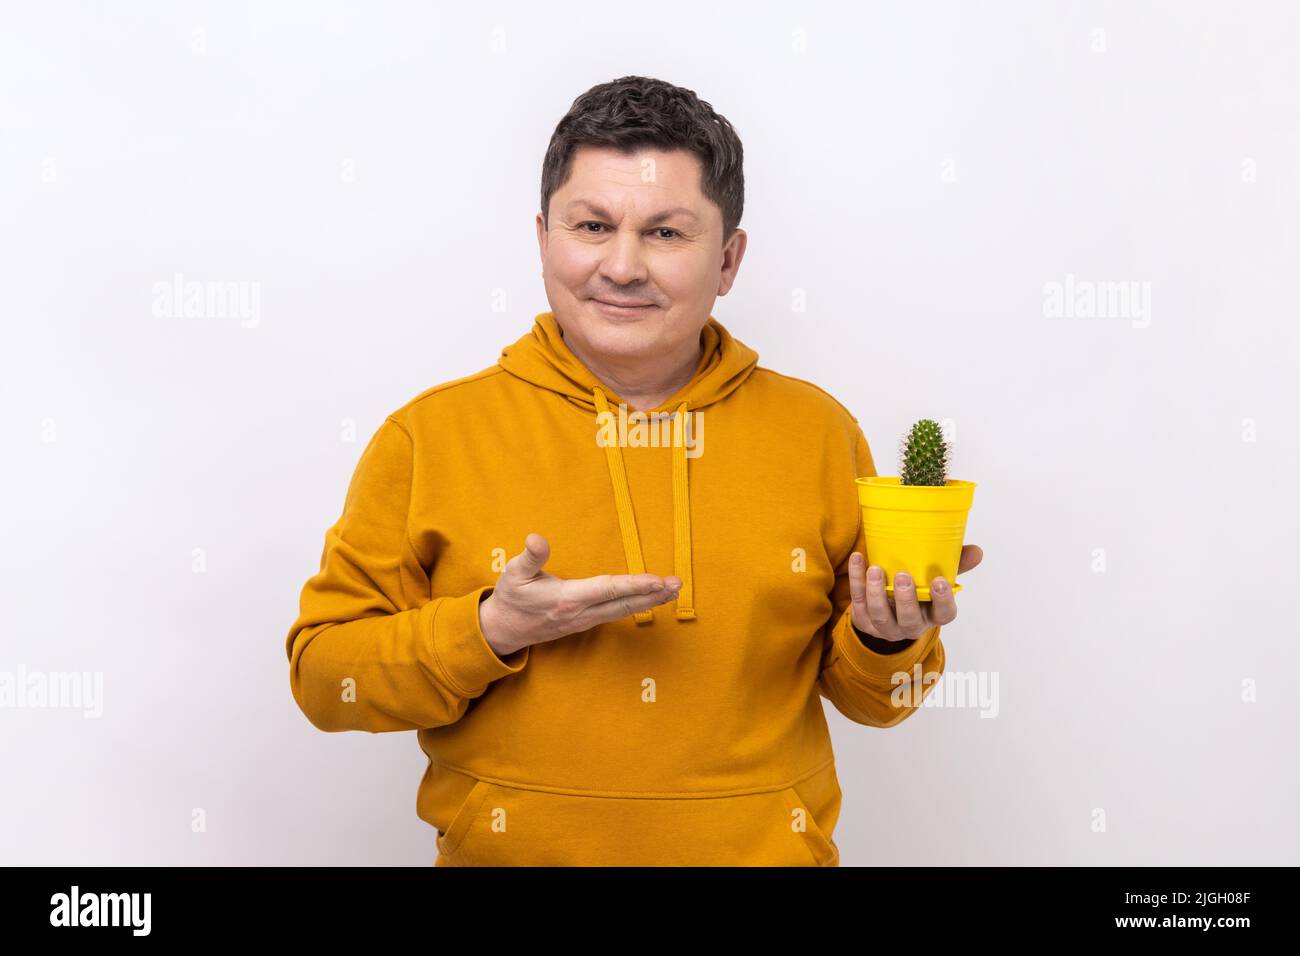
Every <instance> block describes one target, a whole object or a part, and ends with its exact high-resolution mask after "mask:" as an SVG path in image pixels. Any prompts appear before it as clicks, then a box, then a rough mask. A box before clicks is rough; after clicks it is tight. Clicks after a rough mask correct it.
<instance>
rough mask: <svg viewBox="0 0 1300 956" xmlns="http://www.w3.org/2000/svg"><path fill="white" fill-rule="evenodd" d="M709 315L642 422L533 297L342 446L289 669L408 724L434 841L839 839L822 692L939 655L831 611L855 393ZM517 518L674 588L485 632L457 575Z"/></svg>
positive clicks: (345, 707) (865, 691) (319, 714)
mask: <svg viewBox="0 0 1300 956" xmlns="http://www.w3.org/2000/svg"><path fill="white" fill-rule="evenodd" d="M701 343H702V345H703V354H702V356H701V359H700V362H699V365H698V367H697V369H696V372H695V375H694V377H693V378H692V379H691V381H690V382H689V383H688V384H687V385H686V386H685V387H683V388H682V389H681V390H680V391H679V392H678V393H677V394H676V395H674V396H673V397H672V398H671V399H669V400H668V401H667V402H665V403H664V404H663V405H661V406H659V408H657V409H653V410H647V412H648V413H651V412H664V413H673V414H675V415H677V417H676V418H675V419H674V421H675V423H676V426H677V430H676V431H675V432H674V431H671V430H666V429H664V428H662V427H661V425H659V424H656V425H655V427H654V429H653V435H651V434H650V429H644V430H641V429H637V428H636V427H635V423H636V419H637V416H636V415H635V413H634V411H633V410H632V409H631V408H626V407H625V409H624V414H625V415H626V416H627V419H628V420H627V421H626V422H625V424H624V425H623V426H620V425H619V417H620V409H619V406H620V403H622V402H623V399H621V398H620V397H619V396H618V395H617V394H615V393H614V392H613V391H611V390H610V389H609V388H608V387H607V386H605V385H603V384H601V383H600V382H599V381H598V380H597V379H596V378H595V377H594V376H593V375H592V373H591V372H589V371H588V370H587V369H586V367H585V366H583V365H582V363H581V362H579V361H578V359H577V358H576V357H575V356H574V355H573V353H572V352H571V351H570V350H569V349H568V347H567V346H566V345H565V343H564V340H563V337H562V334H561V331H560V328H559V326H558V324H557V322H556V320H555V316H554V315H553V314H552V313H550V312H545V313H542V314H541V315H538V316H537V317H536V319H535V322H534V326H533V328H532V330H531V331H530V332H529V333H528V334H526V335H524V336H523V337H521V338H520V339H519V340H518V341H517V342H515V343H514V344H513V345H511V346H508V347H506V348H505V349H503V351H502V353H501V357H500V359H499V360H498V363H497V364H496V365H493V366H491V367H490V368H486V369H484V370H482V371H480V372H478V373H476V374H473V375H469V376H466V377H464V378H460V379H457V380H455V381H451V382H446V383H443V384H441V385H437V386H434V387H433V388H430V389H428V390H427V391H425V392H423V393H422V394H420V395H418V396H416V397H415V398H413V399H412V400H411V401H409V402H408V403H407V404H405V405H404V406H402V407H401V408H400V409H398V410H397V411H395V412H393V414H391V415H390V416H388V418H387V419H385V421H384V422H383V424H382V425H381V426H380V427H379V429H378V431H377V432H376V433H375V434H374V436H373V437H372V438H371V440H370V443H369V445H368V446H367V447H366V449H365V451H364V453H363V454H362V456H361V459H360V462H359V463H358V465H357V468H356V472H355V474H354V476H353V478H352V481H351V483H350V485H349V488H348V492H347V496H346V500H345V503H344V506H343V512H342V515H341V517H340V518H339V520H338V521H337V522H336V523H335V524H334V525H333V527H331V528H330V529H329V530H328V532H326V536H325V548H324V552H323V554H322V557H321V566H320V571H319V573H317V574H316V575H314V576H313V577H311V578H310V579H309V580H308V581H307V583H306V585H305V586H304V588H303V590H302V596H301V609H300V614H299V617H298V619H297V620H296V621H295V622H294V624H293V625H292V627H291V629H290V631H289V635H288V639H287V642H286V647H287V652H288V658H289V664H290V671H289V674H290V683H291V686H292V689H293V695H294V699H295V700H296V701H297V702H298V706H299V707H300V708H301V709H302V711H303V713H305V714H306V715H307V718H308V719H309V720H310V721H311V723H312V724H313V725H315V726H316V727H318V728H319V729H321V730H326V731H340V730H366V731H370V732H372V733H379V732H385V731H395V730H415V731H418V734H417V737H418V740H419V742H420V747H421V749H422V750H423V751H424V753H425V754H426V755H427V757H428V766H427V769H426V770H425V772H424V776H423V779H422V780H421V782H420V787H419V794H418V797H417V800H416V812H417V813H418V814H419V816H420V817H421V818H422V819H423V820H425V821H426V822H428V823H429V824H430V825H431V826H433V827H434V828H436V830H437V836H436V844H437V848H438V857H437V865H439V866H447V865H452V866H457V865H469V866H475V865H477V866H512V865H524V866H528V865H538V866H551V865H562V866H564V865H579V866H581V865H592V866H603V865H614V866H660V865H701V866H712V865H732V866H750V865H762V866H837V865H838V864H839V849H838V847H837V846H836V845H835V842H834V841H833V840H832V838H831V835H832V833H833V831H834V828H835V824H836V820H837V818H838V816H839V812H840V803H841V791H840V786H839V781H838V779H837V777H836V772H835V762H834V754H833V753H832V750H831V738H830V734H829V732H828V728H827V723H826V717H825V714H824V712H823V710H822V703H821V698H822V697H825V698H827V699H828V700H830V701H831V703H832V704H833V705H834V706H835V707H836V709H838V710H839V711H840V713H842V714H844V716H846V717H847V718H848V719H849V720H852V721H854V722H856V723H859V724H864V725H866V726H869V727H882V728H883V727H893V726H895V725H897V724H898V723H900V722H901V721H902V720H904V719H906V718H907V717H908V716H909V715H910V714H911V713H913V712H914V711H915V710H916V709H917V707H919V706H920V703H921V699H922V698H923V697H924V695H925V694H926V693H928V691H929V689H930V687H931V686H932V683H933V681H934V680H937V679H938V676H939V674H941V673H942V671H943V668H944V648H943V644H942V642H941V641H940V638H939V628H938V627H935V628H932V629H931V630H930V631H928V632H927V633H926V634H924V635H922V636H921V637H920V638H919V639H917V640H916V641H915V642H913V643H911V644H910V645H900V646H902V647H904V649H903V650H901V651H898V652H895V653H877V652H876V651H875V650H872V649H870V648H869V647H867V646H865V644H864V642H863V641H862V640H861V639H860V638H859V637H858V635H857V632H856V630H855V629H854V628H853V627H852V622H851V620H850V611H849V580H848V560H849V555H850V554H851V553H852V552H853V551H854V550H859V551H863V552H864V553H865V543H864V539H863V536H862V528H861V518H860V511H859V508H858V500H857V491H856V488H855V486H854V483H853V479H854V478H856V477H859V476H863V475H874V474H876V471H875V466H874V464H873V462H872V457H871V452H870V449H869V448H868V446H867V441H866V438H865V437H864V436H863V434H862V429H861V428H860V426H859V425H858V422H857V419H855V418H854V416H853V415H852V414H850V412H849V411H848V410H847V409H846V408H845V407H844V406H843V405H841V404H840V403H839V402H838V401H836V400H835V399H834V398H833V397H831V396H830V395H829V394H827V393H826V392H824V391H822V389H820V388H818V387H817V386H816V385H813V384H811V383H808V382H805V381H803V380H801V379H797V378H792V377H790V376H787V375H782V374H780V373H777V372H774V371H772V370H770V369H766V368H762V367H760V366H758V364H757V362H758V355H757V354H756V353H755V352H754V351H753V350H752V349H750V348H748V347H747V346H746V345H744V344H743V343H742V342H740V341H739V340H737V339H735V338H733V337H732V336H731V334H730V333H729V332H728V331H727V330H726V329H725V328H724V327H723V326H722V325H721V324H720V323H719V322H718V321H717V320H716V319H715V318H713V317H712V316H711V317H710V318H709V320H708V323H707V325H706V326H705V327H704V329H703V331H702V334H701ZM607 410H608V412H609V413H610V415H609V416H605V415H602V413H604V412H606V411H607ZM706 423H707V427H704V426H705V424H706ZM665 431H667V435H668V438H667V439H665V437H664V435H665ZM599 435H603V436H606V437H607V438H608V437H610V436H613V437H619V436H624V435H625V436H626V442H625V443H624V444H623V445H622V446H621V447H620V445H619V444H617V443H615V442H611V443H606V444H605V445H604V447H602V444H601V441H600V440H599V439H598V436H599ZM656 439H657V440H656ZM532 531H536V532H538V533H540V534H541V535H543V536H544V537H545V538H546V539H547V540H548V541H549V543H550V546H551V557H550V560H549V561H548V562H547V564H546V566H545V568H544V570H545V571H547V572H549V573H550V574H553V575H556V576H557V577H561V578H584V577H591V576H593V575H597V574H604V573H614V574H620V573H640V572H642V571H647V570H648V571H650V572H653V573H655V574H661V575H665V576H666V575H668V574H675V575H677V576H678V577H680V578H681V579H682V581H683V586H682V589H681V592H680V594H679V595H678V597H677V599H676V603H675V605H674V604H671V603H669V604H663V605H660V606H658V607H656V608H654V609H653V610H650V611H644V612H642V613H640V614H638V615H636V616H635V617H632V616H629V617H626V618H623V619H622V620H619V621H614V622H611V623H607V624H602V625H599V626H597V627H593V628H591V629H590V630H587V631H583V632H581V633H577V634H570V635H567V636H565V637H562V638H560V639H558V640H555V641H551V642H548V643H544V644H537V645H533V646H531V647H526V648H523V649H522V650H520V651H517V652H515V653H513V654H511V655H509V656H508V657H505V658H499V657H498V656H497V655H496V653H495V652H494V651H493V650H492V649H491V647H490V646H489V645H488V644H487V642H486V641H485V640H484V638H483V633H482V631H481V630H480V627H479V619H478V605H479V602H480V601H481V600H482V599H483V598H485V597H486V596H487V595H488V593H490V591H491V589H492V586H493V585H494V584H495V582H496V580H497V578H498V576H499V574H500V572H501V570H502V568H503V567H504V564H505V562H506V561H507V560H508V559H509V558H510V557H512V556H513V555H515V554H517V553H519V552H520V551H522V550H523V541H524V538H525V536H526V535H527V534H528V533H529V532H532ZM877 646H879V645H877ZM882 649H883V647H882ZM900 672H901V673H903V674H905V675H906V677H907V678H908V682H907V683H905V684H902V685H901V689H900V684H898V683H897V682H895V681H893V680H891V678H892V676H893V675H894V674H896V673H900ZM922 675H924V677H922ZM896 689H899V693H901V692H902V690H908V689H911V690H912V691H913V694H914V696H913V697H912V698H910V699H907V700H903V701H902V702H901V703H898V704H896V702H895V700H893V699H891V697H893V696H894V695H895V691H896Z"/></svg>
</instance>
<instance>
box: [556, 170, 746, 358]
mask: <svg viewBox="0 0 1300 956" xmlns="http://www.w3.org/2000/svg"><path fill="white" fill-rule="evenodd" d="M701 174H702V167H701V163H700V160H699V159H698V158H697V157H696V156H695V155H694V154H693V153H689V152H686V151H684V150H673V151H671V152H665V151H663V150H658V149H651V148H645V149H642V150H639V151H637V152H636V153H633V154H631V155H624V154H623V153H620V152H619V151H618V150H614V149H609V148H604V147H599V148H598V147H591V146H583V147H580V148H579V149H578V150H577V151H576V152H575V153H574V157H573V165H572V170H571V173H570V175H569V180H568V182H566V183H565V184H564V186H563V187H562V188H560V189H558V190H556V191H555V192H554V193H553V194H552V195H551V199H550V217H549V225H550V228H549V230H547V228H546V226H545V225H544V223H543V219H542V215H541V214H540V213H538V215H537V241H538V244H539V246H540V248H541V255H542V277H543V279H544V280H545V283H546V298H547V301H548V302H549V303H550V306H551V311H552V312H554V313H555V318H556V321H557V322H558V323H559V326H560V328H561V330H562V331H563V332H564V337H565V339H566V340H576V344H577V346H578V348H579V349H580V350H581V351H583V352H586V353H588V354H591V355H600V356H609V357H615V356H619V357H629V356H641V355H645V356H650V355H659V354H664V353H672V352H680V351H681V350H682V349H683V348H684V347H685V345H684V343H687V342H698V340H699V335H700V330H701V329H702V328H703V326H704V324H705V322H707V321H708V318H709V315H710V314H711V312H712V310H713V303H714V301H715V300H716V298H717V297H718V296H719V295H726V293H727V291H728V290H729V289H730V288H731V284H732V282H733V281H734V279H735V275H736V271H737V269H738V268H739V267H740V260H741V258H742V257H743V256H744V250H745V239H746V237H745V233H744V230H740V229H737V230H736V233H735V234H734V235H733V236H732V238H731V241H729V242H728V243H727V246H726V248H725V249H724V248H723V245H722V211H721V210H720V209H719V208H718V207H717V206H716V205H714V204H713V202H712V201H710V200H709V199H708V198H707V197H705V195H704V193H702V192H701V191H700V181H701ZM602 302H606V303H634V304H636V305H637V306H639V307H637V308H628V309H620V308H617V307H615V306H613V305H603V304H602Z"/></svg>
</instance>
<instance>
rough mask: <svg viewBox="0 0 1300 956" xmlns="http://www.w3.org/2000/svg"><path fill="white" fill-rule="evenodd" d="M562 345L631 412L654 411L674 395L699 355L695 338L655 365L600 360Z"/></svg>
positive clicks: (687, 377) (693, 369)
mask: <svg viewBox="0 0 1300 956" xmlns="http://www.w3.org/2000/svg"><path fill="white" fill-rule="evenodd" d="M561 337H563V333H561ZM565 345H567V346H568V347H569V350H570V351H571V352H573V354H574V355H575V356H577V358H578V361H580V362H581V363H582V364H583V365H585V366H586V367H587V368H588V369H589V370H590V371H591V373H592V374H593V375H595V376H596V378H597V379H599V380H600V381H601V382H603V383H604V384H606V385H608V386H609V387H610V388H612V389H613V390H614V391H615V392H617V393H618V394H619V395H620V396H621V397H622V398H623V400H624V401H626V402H627V403H628V406H629V409H630V410H631V411H648V410H649V409H652V408H657V407H658V406H659V405H662V404H663V403H664V402H666V401H667V400H668V399H670V398H672V397H673V396H674V395H676V394H677V392H678V390H679V389H681V387H682V386H683V385H685V384H686V383H687V382H689V381H690V380H691V376H692V375H694V374H695V367H696V366H697V365H699V363H700V355H701V352H702V347H701V345H700V342H699V339H698V338H697V339H695V340H694V341H693V342H690V343H687V348H685V349H683V350H682V351H681V352H680V353H678V354H676V355H665V356H662V357H660V358H659V359H657V360H656V361H654V362H646V361H645V360H643V359H637V358H633V359H628V360H626V361H624V360H621V359H620V358H615V359H613V360H603V359H600V358H594V357H592V356H589V355H586V354H584V353H583V352H581V351H579V350H578V349H577V348H575V346H574V343H573V342H570V341H569V340H567V339H565Z"/></svg>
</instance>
